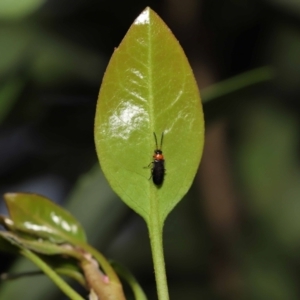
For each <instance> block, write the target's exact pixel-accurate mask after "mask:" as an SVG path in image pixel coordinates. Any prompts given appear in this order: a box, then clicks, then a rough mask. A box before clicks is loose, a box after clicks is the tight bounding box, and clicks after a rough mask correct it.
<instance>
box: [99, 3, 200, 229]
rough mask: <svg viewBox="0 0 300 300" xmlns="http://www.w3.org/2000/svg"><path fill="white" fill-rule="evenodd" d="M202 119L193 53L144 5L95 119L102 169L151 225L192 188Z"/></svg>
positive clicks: (113, 64) (117, 56) (107, 79)
mask: <svg viewBox="0 0 300 300" xmlns="http://www.w3.org/2000/svg"><path fill="white" fill-rule="evenodd" d="M153 132H155V133H156V134H157V136H158V139H159V138H160V136H161V134H162V133H164V139H163V145H162V150H163V153H164V156H165V167H166V174H165V179H164V182H163V184H162V186H161V187H157V186H156V185H154V184H153V182H152V180H150V179H149V177H150V175H151V170H150V169H147V168H145V166H147V165H149V163H150V162H151V161H152V155H153V151H154V149H155V148H156V145H155V140H154V137H153ZM203 139H204V120H203V113H202V106H201V101H200V96H199V91H198V87H197V84H196V81H195V78H194V75H193V72H192V70H191V67H190V65H189V63H188V61H187V58H186V56H185V54H184V52H183V50H182V48H181V46H180V45H179V43H178V41H177V40H176V38H175V37H174V36H173V34H172V33H171V31H170V29H169V28H168V27H167V26H166V24H165V23H164V22H163V21H162V20H161V19H160V18H159V16H157V15H156V13H155V12H153V11H152V10H151V9H150V8H146V9H145V10H144V11H143V12H142V13H141V14H140V15H139V17H138V18H137V19H136V20H135V21H134V23H133V25H132V26H131V27H130V29H129V31H128V32H127V34H126V36H125V38H124V39H123V41H122V42H121V44H120V46H119V47H118V48H117V49H116V50H115V52H114V54H113V56H112V58H111V60H110V62H109V65H108V67H107V70H106V73H105V76H104V79H103V83H102V86H101V89H100V94H99V99H98V106H97V112H96V120H95V142H96V148H97V153H98V157H99V160H100V164H101V167H102V169H103V172H104V174H105V176H106V178H107V179H108V181H109V183H110V185H111V186H112V188H113V189H114V191H115V192H116V193H117V194H118V195H119V196H120V197H121V198H122V200H123V201H124V202H125V203H126V204H127V205H128V206H130V207H131V208H132V209H134V210H135V211H136V212H137V213H138V214H140V215H141V216H142V217H143V218H144V219H145V221H146V222H147V223H148V224H149V223H150V222H151V218H152V217H151V216H153V214H155V215H156V217H157V218H158V219H159V220H158V222H159V224H160V226H162V224H163V222H164V220H165V218H166V217H167V215H168V214H169V213H170V211H171V210H172V209H173V207H174V206H175V205H176V204H177V203H178V202H179V201H180V200H181V199H182V197H183V196H184V195H185V194H186V192H187V191H188V189H189V188H190V186H191V184H192V181H193V179H194V176H195V174H196V171H197V169H198V165H199V162H200V158H201V154H202V149H203Z"/></svg>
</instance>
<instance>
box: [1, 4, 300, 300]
mask: <svg viewBox="0 0 300 300" xmlns="http://www.w3.org/2000/svg"><path fill="white" fill-rule="evenodd" d="M147 5H149V6H151V7H152V8H153V9H154V10H155V11H156V12H157V13H158V14H159V15H160V16H161V17H162V18H163V19H164V21H165V22H166V23H167V24H168V26H169V27H170V28H171V29H172V31H173V32H174V34H175V36H176V37H177V38H178V40H179V41H180V43H181V45H182V46H183V48H184V50H185V51H186V54H187V56H188V58H189V60H190V62H191V65H192V67H193V69H194V72H195V75H196V77H197V80H198V83H199V86H200V88H201V91H202V92H203V93H202V97H203V100H205V88H206V87H208V86H210V85H212V84H215V83H217V82H219V81H221V80H223V79H226V78H229V77H231V76H234V75H238V74H240V73H242V72H244V71H247V70H251V69H253V68H256V67H259V66H264V65H270V66H271V67H273V68H274V71H275V74H276V76H275V79H274V80H272V81H270V82H268V83H264V84H259V85H255V86H252V87H251V88H247V89H242V90H240V91H237V92H234V93H230V94H228V95H226V97H225V96H224V97H220V96H218V97H217V98H215V99H213V100H210V101H209V102H207V103H206V104H205V105H204V110H205V115H206V121H207V122H206V130H207V131H206V146H205V152H204V158H203V161H202V165H201V167H200V170H199V175H198V176H197V178H196V180H195V183H194V186H193V188H192V190H191V191H190V193H189V194H188V196H187V197H186V199H185V200H184V201H182V202H181V203H180V204H179V205H178V207H177V209H176V210H175V211H174V212H173V213H172V214H171V216H170V218H169V219H168V220H167V223H166V228H165V255H166V264H167V273H168V277H169V283H170V293H171V299H174V300H176V299H188V298H190V299H200V298H201V296H203V299H236V298H244V297H245V295H247V298H249V299H275V298H276V299H299V293H300V292H299V289H298V282H299V270H300V268H299V263H298V262H299V251H298V250H299V246H300V218H299V217H298V214H299V208H300V189H299V174H300V169H299V129H298V128H299V112H300V106H299V104H298V102H299V96H300V88H299V86H300V84H299V83H300V82H299V81H300V56H299V49H300V29H299V28H300V7H299V3H298V1H285V0H256V1H250V0H240V1H233V0H224V1H217V0H203V1H199V0H189V1H175V0H164V1H148V2H146V1H139V2H138V4H136V2H134V1H131V0H130V1H93V0H76V1H74V0H73V1H68V0H48V1H38V0H22V1H17V0H14V1H2V3H0V12H1V13H0V49H1V57H0V122H1V127H0V144H1V147H0V178H1V180H0V191H1V192H2V194H3V193H4V192H22V191H23V192H25V191H26V192H36V193H41V194H44V195H45V196H47V197H49V198H52V199H53V200H54V201H56V202H58V203H62V204H63V205H65V206H66V207H67V208H68V209H69V210H70V211H71V212H72V213H73V214H74V215H75V216H76V217H77V218H78V219H79V220H80V221H81V223H82V225H83V226H84V228H85V229H86V231H87V234H88V239H89V241H90V242H91V243H92V244H93V245H95V246H96V247H99V249H101V251H102V252H103V253H104V254H106V255H107V256H109V257H113V258H114V259H115V260H119V261H120V262H121V263H122V264H125V265H127V266H128V267H129V268H130V269H131V270H132V271H133V273H134V274H135V275H136V276H137V278H138V279H139V280H140V282H141V284H142V286H143V287H144V288H145V289H146V292H147V294H148V295H149V298H150V299H153V298H155V296H154V295H155V287H154V277H153V272H152V261H151V256H150V247H149V242H148V237H147V230H146V228H145V225H144V224H143V222H142V221H141V219H140V218H139V217H138V216H136V215H135V214H134V213H132V211H130V210H129V209H128V208H127V207H125V205H124V204H123V203H122V202H121V201H119V199H117V197H116V196H115V195H114V193H113V192H112V191H111V190H110V188H109V187H108V184H107V182H106V180H105V179H104V178H103V175H102V173H101V171H100V170H99V167H98V165H97V159H96V153H95V148H94V142H93V122H94V114H95V105H96V99H97V95H98V90H99V85H100V82H101V78H102V77H103V71H104V69H105V67H106V65H107V61H108V59H109V57H110V55H111V54H112V52H113V48H114V47H115V46H117V45H118V44H119V43H120V41H121V39H122V37H123V36H124V34H125V33H126V31H127V29H128V28H129V26H130V25H131V23H132V22H133V20H134V19H135V18H136V16H137V15H138V14H139V13H140V12H141V11H142V10H143V9H144V7H145V6H147ZM0 207H1V213H4V205H3V201H2V202H1V204H0ZM0 255H1V258H0V259H1V266H0V268H1V272H3V271H6V270H7V269H8V268H9V267H10V268H11V271H12V272H13V271H20V270H28V269H33V266H31V265H30V264H29V263H28V262H25V261H24V260H20V259H18V260H16V259H15V258H14V257H11V256H5V255H4V254H0ZM28 286H32V288H28ZM20 295H21V296H22V299H28V300H29V299H30V300H35V299H36V300H38V299H46V300H47V299H49V300H50V299H64V296H63V295H61V293H60V292H59V291H58V290H57V288H55V287H54V286H53V284H52V283H51V282H50V281H49V280H48V279H47V278H44V277H32V278H26V279H21V280H19V281H15V282H6V283H1V286H0V298H1V299H18V298H20Z"/></svg>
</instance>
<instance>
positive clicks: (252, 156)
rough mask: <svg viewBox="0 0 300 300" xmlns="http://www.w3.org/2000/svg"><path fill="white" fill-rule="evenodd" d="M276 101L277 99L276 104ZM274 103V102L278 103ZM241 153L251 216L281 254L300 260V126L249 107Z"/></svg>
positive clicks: (270, 110)
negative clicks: (299, 253) (299, 159)
mask: <svg viewBox="0 0 300 300" xmlns="http://www.w3.org/2000/svg"><path fill="white" fill-rule="evenodd" d="M272 100H273V99H272ZM261 102H262V101H261ZM272 102H275V101H274V100H273V101H272ZM240 120H241V121H240V124H239V127H240V130H241V132H242V133H241V135H242V138H241V141H240V144H239V147H238V151H237V156H236V157H237V158H238V163H239V168H240V174H239V177H240V178H241V179H242V181H243V184H244V188H245V193H246V194H247V195H248V197H249V199H248V203H247V207H248V210H249V213H250V214H251V215H253V216H255V217H256V218H259V220H260V222H261V223H262V224H264V225H265V226H266V227H267V229H266V228H264V226H261V228H260V233H261V234H265V235H267V236H270V235H272V236H273V239H274V240H276V241H277V247H278V246H279V245H280V246H281V251H287V250H289V252H288V255H289V256H291V254H292V253H293V254H294V255H295V256H297V257H298V249H299V246H300V240H299V236H300V218H299V215H298V212H299V210H300V201H299V199H300V186H299V182H300V170H299V166H298V151H297V145H298V136H299V130H298V124H297V120H296V118H295V116H293V114H292V113H291V112H288V111H285V110H284V109H283V108H282V107H277V106H276V105H270V104H268V105H267V104H265V105H262V104H261V103H260V104H259V105H257V106H256V105H252V108H250V107H249V106H247V107H245V112H244V115H241V118H240Z"/></svg>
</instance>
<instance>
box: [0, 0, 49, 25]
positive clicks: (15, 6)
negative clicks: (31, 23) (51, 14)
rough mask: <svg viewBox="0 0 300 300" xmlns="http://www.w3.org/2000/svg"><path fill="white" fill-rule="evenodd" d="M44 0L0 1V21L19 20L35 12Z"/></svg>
mask: <svg viewBox="0 0 300 300" xmlns="http://www.w3.org/2000/svg"><path fill="white" fill-rule="evenodd" d="M44 2H45V0H4V1H0V19H4V20H9V19H19V18H22V17H25V16H27V15H29V14H31V13H33V12H34V11H35V10H37V9H38V8H39V7H40V6H41V5H42V4H43V3H44Z"/></svg>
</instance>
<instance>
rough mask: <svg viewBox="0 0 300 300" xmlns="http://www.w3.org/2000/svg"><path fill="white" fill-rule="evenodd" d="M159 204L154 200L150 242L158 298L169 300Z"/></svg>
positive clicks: (149, 225) (149, 226)
mask: <svg viewBox="0 0 300 300" xmlns="http://www.w3.org/2000/svg"><path fill="white" fill-rule="evenodd" d="M154 200H156V199H154ZM157 206H158V205H157V201H152V207H151V215H150V218H149V223H148V230H149V235H150V244H151V250H152V257H153V264H154V273H155V280H156V287H157V295H158V299H159V300H169V291H168V283H167V276H166V268H165V259H164V252H163V241H162V231H163V230H162V229H163V225H162V224H161V223H160V222H159V217H158V207H157Z"/></svg>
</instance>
